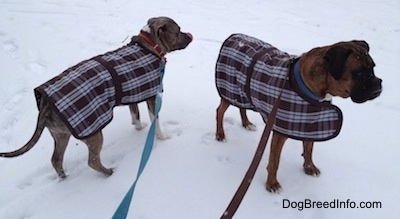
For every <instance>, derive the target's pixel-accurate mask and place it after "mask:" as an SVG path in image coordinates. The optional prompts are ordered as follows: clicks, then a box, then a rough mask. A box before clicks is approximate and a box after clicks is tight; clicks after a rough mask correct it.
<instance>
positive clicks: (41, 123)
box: [0, 104, 49, 157]
mask: <svg viewBox="0 0 400 219" xmlns="http://www.w3.org/2000/svg"><path fill="white" fill-rule="evenodd" d="M48 107H49V106H48V105H47V104H42V108H41V109H40V111H39V115H38V120H37V123H36V129H35V132H34V133H33V135H32V137H31V139H30V140H29V141H28V143H26V144H25V145H24V146H23V147H21V148H20V149H18V150H15V151H11V152H4V153H0V157H17V156H19V155H22V154H25V153H26V152H28V151H29V150H30V149H32V148H33V146H35V144H36V143H37V142H38V140H39V138H40V136H41V135H42V133H43V130H44V127H45V121H46V120H45V117H47V116H48V114H49V110H48V109H47V108H48Z"/></svg>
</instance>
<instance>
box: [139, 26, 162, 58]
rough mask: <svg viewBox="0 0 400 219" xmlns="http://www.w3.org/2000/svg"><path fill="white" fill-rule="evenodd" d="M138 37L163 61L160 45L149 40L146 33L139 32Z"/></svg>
mask: <svg viewBox="0 0 400 219" xmlns="http://www.w3.org/2000/svg"><path fill="white" fill-rule="evenodd" d="M139 37H140V38H142V39H143V40H144V41H146V42H147V43H148V44H150V46H152V47H153V48H154V49H155V50H156V51H157V53H158V55H159V56H160V57H161V58H162V59H163V60H165V57H164V56H165V52H164V51H163V49H162V48H161V46H160V45H158V44H157V43H156V42H154V40H153V39H151V38H150V36H149V34H148V33H146V32H143V31H141V32H140V34H139Z"/></svg>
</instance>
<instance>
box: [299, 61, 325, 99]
mask: <svg viewBox="0 0 400 219" xmlns="http://www.w3.org/2000/svg"><path fill="white" fill-rule="evenodd" d="M299 60H300V59H297V60H295V63H294V67H293V75H294V80H295V81H296V84H297V85H298V87H299V88H300V92H302V93H303V94H305V95H306V96H307V97H309V98H311V99H312V100H315V101H317V102H321V101H322V100H323V98H321V97H318V96H317V95H315V94H314V93H313V92H312V91H311V90H310V88H308V87H307V85H306V84H305V83H304V81H303V79H302V78H301V76H300V61H299Z"/></svg>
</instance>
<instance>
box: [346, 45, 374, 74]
mask: <svg viewBox="0 0 400 219" xmlns="http://www.w3.org/2000/svg"><path fill="white" fill-rule="evenodd" d="M346 44H347V46H348V48H349V49H350V50H351V51H352V53H353V57H355V58H356V60H357V61H358V62H361V63H362V65H366V66H365V67H369V68H373V67H374V66H375V63H374V61H373V59H372V57H371V56H370V54H369V45H368V43H367V42H365V41H363V40H353V41H350V42H347V43H346Z"/></svg>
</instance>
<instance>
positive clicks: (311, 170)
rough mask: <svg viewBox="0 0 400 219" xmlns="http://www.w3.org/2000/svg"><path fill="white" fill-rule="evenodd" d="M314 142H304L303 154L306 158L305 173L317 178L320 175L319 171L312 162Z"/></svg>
mask: <svg viewBox="0 0 400 219" xmlns="http://www.w3.org/2000/svg"><path fill="white" fill-rule="evenodd" d="M313 147H314V142H312V141H303V154H302V156H303V157H304V164H303V168H304V172H305V173H306V174H307V175H313V176H317V175H319V174H320V171H319V169H318V168H317V167H316V166H315V165H314V162H313V161H312V152H313Z"/></svg>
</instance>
